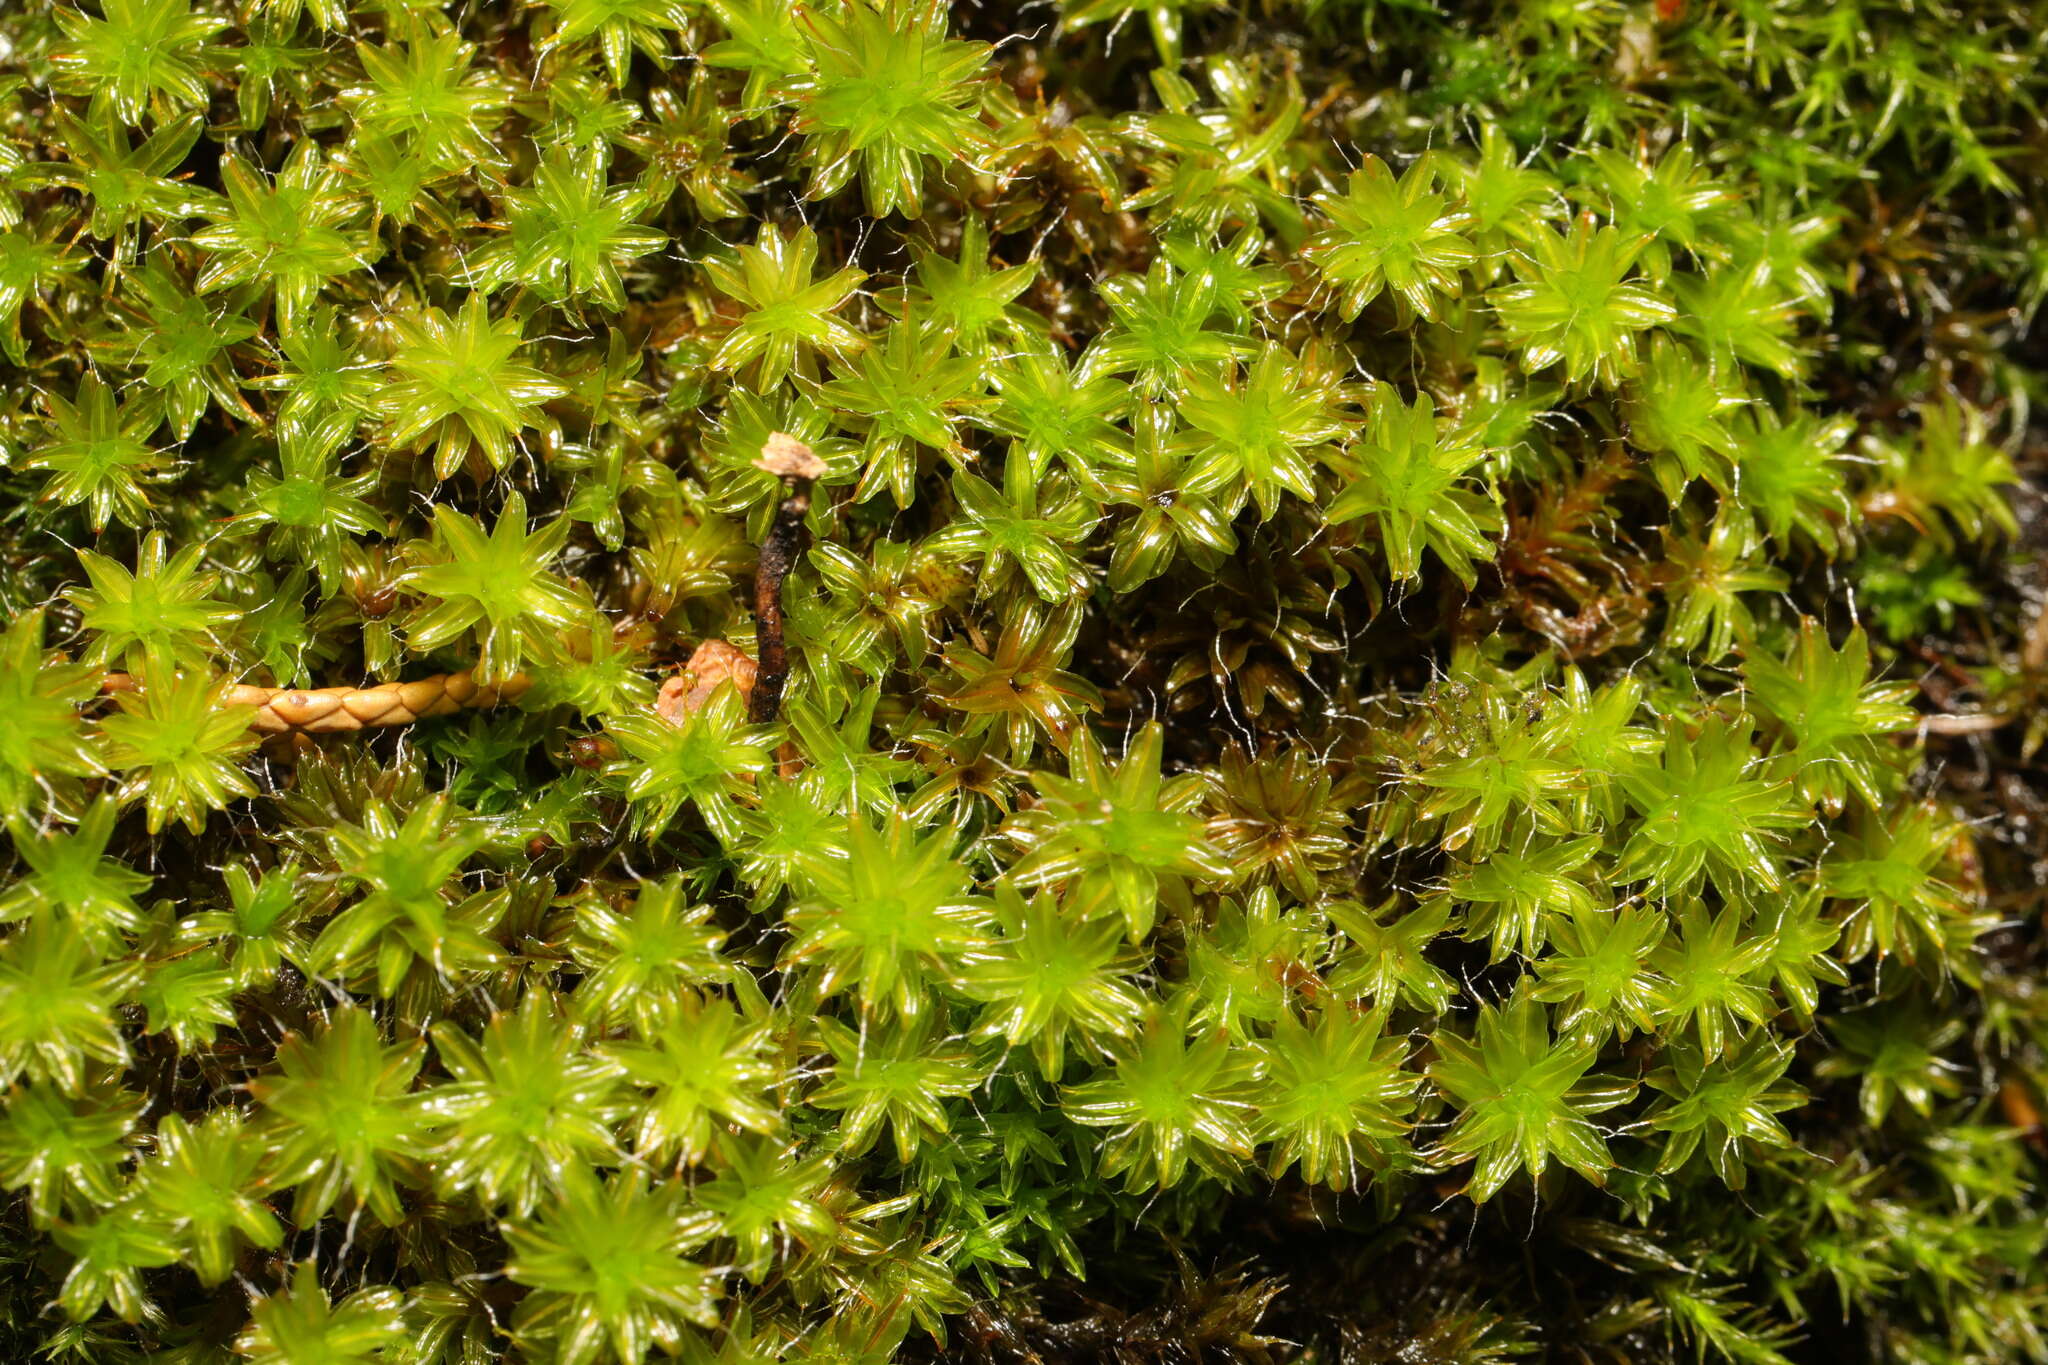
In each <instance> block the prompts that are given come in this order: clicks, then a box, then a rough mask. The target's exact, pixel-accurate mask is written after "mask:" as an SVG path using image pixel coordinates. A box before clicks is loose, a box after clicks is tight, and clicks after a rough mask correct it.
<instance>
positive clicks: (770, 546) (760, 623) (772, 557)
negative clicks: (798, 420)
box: [747, 431, 825, 725]
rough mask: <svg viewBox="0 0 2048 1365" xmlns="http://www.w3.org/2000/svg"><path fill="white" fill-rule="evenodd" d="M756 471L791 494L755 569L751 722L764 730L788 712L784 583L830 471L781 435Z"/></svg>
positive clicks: (772, 439)
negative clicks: (815, 483)
mask: <svg viewBox="0 0 2048 1365" xmlns="http://www.w3.org/2000/svg"><path fill="white" fill-rule="evenodd" d="M754 467H755V468H757V469H765V470H767V471H768V472H769V473H770V474H774V475H776V476H778V477H779V478H781V479H782V481H783V487H784V488H786V489H787V490H788V492H789V496H788V497H786V498H784V499H783V500H782V506H780V507H778V508H776V509H775V521H774V523H773V524H771V525H770V526H769V528H768V538H767V539H766V540H764V541H762V542H761V558H760V562H759V565H758V567H756V568H755V570H754V633H755V637H756V643H755V646H754V658H755V661H756V665H757V668H756V671H755V674H754V691H753V695H752V696H751V697H750V698H749V699H748V701H747V719H748V720H750V721H752V722H753V723H754V724H756V725H764V724H766V723H768V722H769V721H772V720H774V719H775V715H776V713H777V712H778V711H780V710H781V709H782V689H783V687H784V686H785V685H786V684H787V683H788V681H789V646H788V645H787V644H785V643H784V642H783V638H782V580H783V579H784V578H787V577H788V576H789V571H790V569H791V567H792V566H794V565H795V563H796V557H797V556H798V555H799V554H801V553H803V540H804V518H805V516H807V515H808V514H809V513H810V510H811V481H812V480H814V479H816V478H817V477H818V476H819V475H820V474H823V473H824V472H825V462H824V461H823V460H821V459H819V458H818V457H817V456H816V455H815V454H813V453H812V452H811V448H810V447H809V446H807V445H805V444H804V443H803V442H802V441H799V440H797V439H796V437H794V436H790V435H786V434H785V433H783V432H780V431H778V432H776V433H775V434H774V435H772V436H770V437H769V438H768V439H767V441H766V442H764V443H763V444H762V446H761V458H760V459H758V460H756V461H754Z"/></svg>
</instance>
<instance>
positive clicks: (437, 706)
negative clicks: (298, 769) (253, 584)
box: [100, 670, 533, 735]
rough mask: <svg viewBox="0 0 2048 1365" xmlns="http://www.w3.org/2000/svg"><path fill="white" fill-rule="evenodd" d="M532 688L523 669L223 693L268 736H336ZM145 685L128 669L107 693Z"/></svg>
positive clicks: (109, 680) (224, 700) (107, 683)
mask: <svg viewBox="0 0 2048 1365" xmlns="http://www.w3.org/2000/svg"><path fill="white" fill-rule="evenodd" d="M532 686H533V680H532V679H531V678H529V677H527V676H526V674H524V673H515V674H513V675H512V676H511V677H509V678H507V679H505V680H504V681H503V682H499V683H480V682H478V681H477V680H476V678H475V676H474V675H473V673H472V672H471V671H469V670H464V671H463V672H461V673H440V674H436V675H435V676H433V677H431V678H420V679H417V680H415V681H413V682H392V683H379V684H378V685H377V686H375V687H252V686H250V685H249V684H247V683H237V684H236V685H235V686H233V687H230V688H227V689H226V690H225V691H223V692H222V693H221V704H222V705H224V706H247V707H249V708H251V709H250V714H249V728H250V729H252V730H257V731H260V732H262V733H263V734H266V735H290V734H299V735H334V734H343V733H346V732H347V731H350V730H367V729H369V728H370V727H372V726H377V725H410V724H412V723H413V722H414V721H416V720H424V719H426V718H427V717H429V716H451V715H454V714H455V713H456V712H457V711H461V710H465V709H467V708H470V707H488V706H497V705H500V704H502V703H505V702H513V701H517V700H519V698H520V697H522V696H524V695H525V694H526V691H527V689H528V688H530V687H532ZM141 687H142V684H141V682H140V680H139V679H137V678H136V677H134V676H133V675H132V674H128V673H109V674H108V675H107V676H106V678H105V679H104V680H102V681H101V683H100V690H101V691H102V692H136V691H140V690H141Z"/></svg>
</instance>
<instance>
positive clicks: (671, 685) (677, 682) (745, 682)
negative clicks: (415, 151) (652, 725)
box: [654, 640, 754, 725]
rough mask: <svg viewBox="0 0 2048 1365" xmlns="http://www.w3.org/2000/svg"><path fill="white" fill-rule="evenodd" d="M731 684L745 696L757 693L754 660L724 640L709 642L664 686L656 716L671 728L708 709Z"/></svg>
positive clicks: (702, 645)
mask: <svg viewBox="0 0 2048 1365" xmlns="http://www.w3.org/2000/svg"><path fill="white" fill-rule="evenodd" d="M727 682H730V683H731V684H732V685H733V686H734V687H737V688H738V689H739V693H740V695H741V696H742V697H745V696H747V695H749V694H750V693H752V692H753V690H754V661H753V660H752V659H750V658H748V657H747V656H746V655H745V654H744V653H742V652H741V651H740V650H739V649H738V648H736V647H735V646H733V645H730V644H728V643H726V642H725V641H724V640H706V641H705V642H704V643H703V644H701V645H698V646H697V649H696V651H695V652H694V653H693V654H691V655H690V661H689V662H688V663H686V664H684V665H683V671H682V672H680V673H678V674H676V675H675V676H674V677H672V678H670V679H669V680H668V681H667V682H665V683H663V684H662V685H661V695H660V696H658V697H656V698H655V699H654V713H655V714H656V715H658V716H660V717H661V718H662V719H663V720H665V721H667V722H668V723H669V724H671V725H681V724H682V723H683V720H684V718H685V717H687V716H692V715H695V714H696V713H697V712H699V711H701V710H703V709H704V707H705V705H706V704H707V703H708V702H709V701H710V700H711V694H712V693H713V692H716V691H717V690H718V689H719V687H720V685H722V684H724V683H727Z"/></svg>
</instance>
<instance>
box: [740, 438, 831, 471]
mask: <svg viewBox="0 0 2048 1365" xmlns="http://www.w3.org/2000/svg"><path fill="white" fill-rule="evenodd" d="M826 467H827V466H826V464H825V462H824V461H823V460H821V459H819V458H818V457H817V455H816V453H815V452H813V451H812V450H811V448H810V447H809V446H807V445H805V444H804V443H803V442H802V441H799V440H798V439H797V438H796V437H794V436H792V435H790V434H789V433H788V432H786V431H778V432H775V433H773V434H771V435H770V436H769V437H768V439H767V440H765V441H763V442H762V443H761V458H760V459H758V460H756V461H754V468H756V469H764V470H766V471H767V472H768V473H770V474H773V475H775V476H776V477H777V478H780V479H817V478H823V477H824V474H825V470H826Z"/></svg>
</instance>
